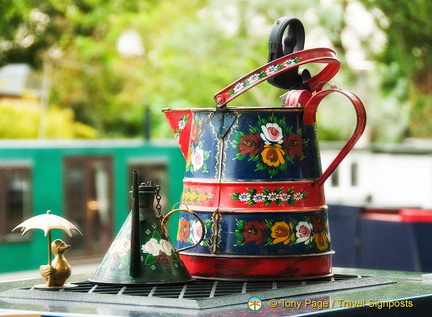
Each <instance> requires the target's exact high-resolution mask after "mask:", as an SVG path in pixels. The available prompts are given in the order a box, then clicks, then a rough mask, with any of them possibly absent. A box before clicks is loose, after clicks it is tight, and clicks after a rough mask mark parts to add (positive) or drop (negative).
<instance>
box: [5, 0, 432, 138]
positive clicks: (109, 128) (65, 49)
mask: <svg viewBox="0 0 432 317" xmlns="http://www.w3.org/2000/svg"><path fill="white" fill-rule="evenodd" d="M359 2H361V3H363V5H364V6H365V7H366V8H368V10H369V11H370V12H371V13H372V14H374V16H375V18H376V21H377V24H378V25H379V26H380V27H381V28H382V30H384V32H385V33H386V35H387V42H386V47H385V49H384V50H382V53H381V54H380V55H379V56H373V58H374V59H375V58H377V59H379V61H380V62H381V66H380V68H379V69H378V72H377V73H376V75H378V76H380V77H381V78H382V79H383V80H382V82H383V85H382V87H384V89H385V90H386V91H387V92H391V94H392V98H393V97H394V96H397V97H399V99H398V100H395V103H396V104H397V106H396V107H395V111H397V110H398V107H399V104H398V103H400V102H401V100H408V102H409V103H411V104H419V105H421V107H420V106H418V109H413V111H417V112H419V114H418V115H417V114H415V113H414V112H413V113H412V115H413V116H417V117H418V118H423V121H422V122H421V120H420V121H419V120H416V125H425V124H427V123H426V122H424V118H425V114H427V113H428V110H427V109H428V107H430V105H428V104H427V102H419V103H417V101H416V96H417V95H419V94H423V95H424V94H430V90H431V89H430V87H432V83H431V79H430V78H432V76H430V72H431V69H432V60H431V59H430V58H429V56H430V50H431V45H432V44H431V43H432V39H431V37H432V31H431V30H432V26H431V23H432V22H431V21H432V20H431V19H430V17H429V16H428V15H429V13H430V12H432V8H431V3H432V2H430V1H429V0H413V1H404V0H396V1H395V0H359ZM353 3H355V2H353V1H347V0H344V1H333V2H332V3H331V5H329V2H328V1H319V0H304V1H290V2H286V1H272V2H269V1H268V0H250V1H240V0H233V1H227V0H222V1H220V0H188V1H186V0H166V1H155V0H142V1H140V0H81V1H73V0H64V1H58V0H30V1H26V0H15V1H2V2H1V3H0V19H1V22H2V23H0V34H1V38H0V66H2V65H5V64H7V63H14V62H26V63H29V64H31V65H32V66H33V67H35V69H37V70H40V71H41V72H42V71H43V70H44V66H49V67H46V68H45V69H49V68H50V67H51V68H52V72H50V74H49V75H50V78H51V79H52V86H51V89H50V102H49V104H50V105H56V106H57V107H59V108H61V109H65V110H66V109H69V110H71V111H72V113H73V115H74V118H75V120H76V121H77V122H82V123H83V124H84V125H86V126H91V127H93V128H94V129H96V130H97V131H98V136H99V137H136V136H138V135H140V134H141V133H142V125H143V123H142V122H143V116H144V109H145V108H146V107H149V108H150V109H151V111H150V112H151V118H152V120H151V130H152V136H153V137H172V133H171V131H170V129H169V127H168V124H167V122H166V120H165V119H164V116H163V115H162V114H161V111H160V110H161V109H162V108H167V107H169V108H178V107H214V106H215V103H214V100H213V95H214V94H215V93H217V92H218V91H220V90H221V89H223V88H224V87H226V86H227V85H229V84H230V83H231V82H233V81H235V80H236V79H237V78H239V77H241V76H243V75H244V74H246V73H248V72H250V71H252V70H254V69H255V68H257V67H259V66H261V65H263V64H265V63H266V62H267V54H268V47H267V40H268V35H269V32H270V29H271V26H272V24H273V23H274V22H275V21H276V19H277V18H279V17H282V16H295V17H298V18H299V19H300V20H301V21H303V23H304V24H305V29H306V48H312V47H318V46H327V47H328V46H330V47H332V48H334V49H335V50H336V51H337V54H338V58H339V59H340V60H341V62H342V65H343V66H342V69H341V73H343V76H339V75H338V80H339V82H338V86H340V87H343V88H347V89H350V87H349V85H350V84H355V79H356V77H355V76H354V74H355V73H354V72H353V71H351V70H350V69H349V67H348V65H347V60H346V58H345V54H346V53H347V49H348V42H349V41H346V40H344V37H343V36H342V35H341V34H343V33H344V32H345V31H346V30H347V29H348V26H349V22H350V21H347V19H348V18H349V17H348V15H346V13H347V8H348V7H349V6H350V5H352V4H353ZM413 21H415V22H413ZM128 30H133V31H134V32H136V33H137V34H139V36H140V37H141V41H142V45H143V50H144V54H143V55H130V56H125V55H121V54H120V53H119V51H118V50H117V44H118V40H119V38H120V36H121V35H122V34H124V32H125V31H128ZM345 38H346V37H345ZM362 41H363V42H362V45H363V47H366V48H367V47H369V48H371V54H375V53H376V51H375V50H374V49H373V48H374V46H375V43H372V42H371V40H370V38H364V39H363V40H362ZM307 68H308V69H309V70H311V72H312V73H314V72H316V69H315V68H314V67H313V66H307ZM340 81H342V83H341V82H340ZM353 90H355V89H353ZM282 93H283V91H281V90H279V89H276V88H274V87H272V86H270V85H268V84H266V83H263V84H260V85H258V86H257V87H254V88H253V89H252V90H250V91H248V92H246V93H244V94H243V95H241V96H240V97H239V98H237V99H235V100H234V101H232V102H231V103H230V106H261V107H267V106H272V107H273V106H278V105H279V95H281V94H282ZM378 94H379V93H378V92H371V91H368V96H371V97H370V99H373V100H375V99H377V98H376V95H378ZM368 110H369V111H370V112H373V111H375V110H374V109H368ZM420 110H421V111H420ZM422 111H424V112H422ZM320 112H322V111H321V110H320ZM334 113H338V111H337V110H334V109H333V110H332V114H331V115H330V117H332V118H334V117H335V115H334ZM319 115H320V113H319ZM0 116H3V114H1V113H0ZM371 117H374V116H373V115H372V116H371ZM319 121H326V122H331V120H330V121H328V120H319ZM380 121H381V120H380ZM343 124H345V126H347V125H350V124H351V123H349V124H346V123H343ZM371 124H372V125H373V124H374V123H373V122H372V123H371ZM378 126H379V127H381V123H378ZM321 130H322V132H321V131H320V136H321V137H322V138H331V139H336V140H337V139H345V138H346V136H345V134H346V133H345V132H343V133H342V134H341V133H340V131H341V130H345V128H339V127H337V126H336V125H333V126H330V127H325V126H324V128H323V129H321ZM348 130H349V127H348ZM378 130H379V129H378V128H376V131H378ZM414 130H415V129H411V131H412V133H414ZM377 133H379V131H378V132H377ZM413 135H415V134H413ZM426 135H427V133H426ZM431 135H432V133H431ZM378 138H379V136H378Z"/></svg>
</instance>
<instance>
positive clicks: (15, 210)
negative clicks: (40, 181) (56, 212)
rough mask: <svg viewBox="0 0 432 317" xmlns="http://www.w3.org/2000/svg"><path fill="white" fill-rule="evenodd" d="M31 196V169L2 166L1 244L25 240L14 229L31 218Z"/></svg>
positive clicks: (0, 186) (0, 187)
mask: <svg viewBox="0 0 432 317" xmlns="http://www.w3.org/2000/svg"><path fill="white" fill-rule="evenodd" d="M31 196H32V192H31V168H30V167H19V166H0V242H11V241H14V240H22V239H23V238H21V232H20V231H19V230H17V231H16V232H12V229H13V228H15V227H16V226H17V225H19V224H20V223H21V222H23V221H24V220H25V219H27V218H29V217H30V216H31V214H32V202H31ZM25 239H28V237H26V238H25Z"/></svg>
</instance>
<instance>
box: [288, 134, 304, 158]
mask: <svg viewBox="0 0 432 317" xmlns="http://www.w3.org/2000/svg"><path fill="white" fill-rule="evenodd" d="M284 149H285V151H286V152H287V153H288V155H289V156H291V157H292V158H294V157H295V156H300V157H301V156H303V140H302V138H301V136H300V135H298V134H297V133H293V134H291V135H290V136H288V137H287V138H285V139H284Z"/></svg>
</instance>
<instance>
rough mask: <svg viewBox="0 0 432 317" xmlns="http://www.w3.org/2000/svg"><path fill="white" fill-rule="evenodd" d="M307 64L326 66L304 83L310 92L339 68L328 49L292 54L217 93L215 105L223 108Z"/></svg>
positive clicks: (337, 61)
mask: <svg viewBox="0 0 432 317" xmlns="http://www.w3.org/2000/svg"><path fill="white" fill-rule="evenodd" d="M309 63H324V64H327V65H326V66H325V67H324V68H323V69H322V70H321V71H320V72H319V73H318V74H316V75H315V76H313V77H312V78H310V79H308V80H307V81H306V84H307V85H308V87H309V89H310V91H312V92H314V91H315V90H316V88H317V86H318V84H319V83H321V82H323V81H324V82H327V81H329V80H330V79H331V78H333V76H335V75H336V73H337V72H338V71H339V68H340V62H339V60H338V59H337V58H336V53H335V52H334V51H333V50H331V49H329V48H314V49H309V50H302V51H298V52H294V53H292V54H289V55H285V56H283V57H281V58H278V59H276V60H274V61H271V62H270V63H268V64H265V65H264V66H261V67H260V68H257V69H255V70H254V71H252V72H250V73H249V74H246V75H245V76H243V77H241V78H240V79H238V80H237V81H235V82H233V83H232V84H230V85H229V86H227V87H225V88H224V89H222V90H221V91H219V92H218V93H217V94H215V96H214V99H215V101H216V105H217V106H218V107H223V106H225V105H226V104H227V103H228V102H230V101H232V100H233V99H235V98H237V97H238V96H240V95H241V94H242V93H244V92H245V91H247V90H249V89H251V88H252V87H254V86H256V85H258V84H259V83H261V82H263V81H264V80H267V79H269V78H271V77H274V76H276V75H278V74H280V73H283V72H286V71H288V70H291V69H293V68H296V67H299V66H300V65H304V64H309Z"/></svg>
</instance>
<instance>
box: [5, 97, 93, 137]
mask: <svg viewBox="0 0 432 317" xmlns="http://www.w3.org/2000/svg"><path fill="white" fill-rule="evenodd" d="M0 113H1V115H0V139H35V138H37V137H38V134H39V124H40V110H39V108H38V107H35V106H34V105H26V104H24V105H21V104H9V103H8V104H5V103H0ZM45 120H46V126H47V130H46V137H47V138H50V139H94V138H96V137H98V133H97V131H96V130H95V129H94V128H92V127H90V126H88V125H85V124H83V123H80V122H76V121H75V120H74V114H73V112H72V110H70V109H61V108H59V107H55V106H53V107H51V108H50V109H49V110H48V111H47V113H46V115H45Z"/></svg>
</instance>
